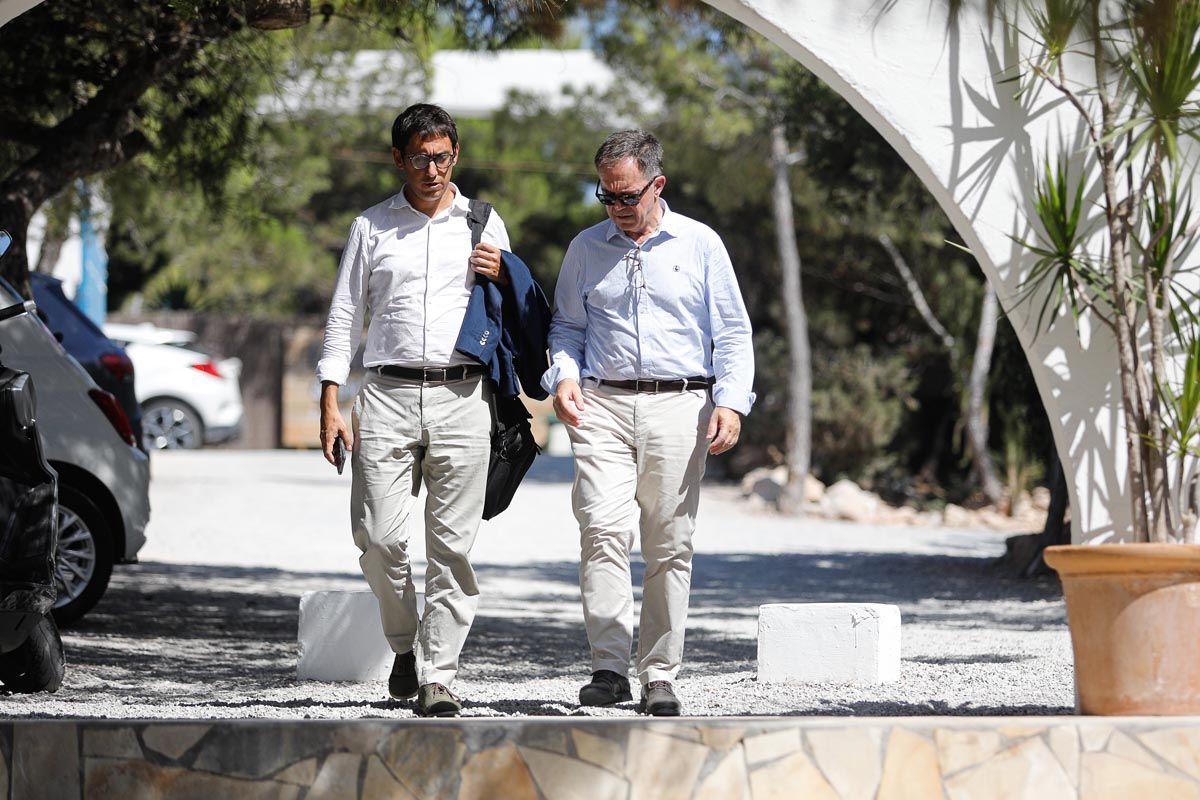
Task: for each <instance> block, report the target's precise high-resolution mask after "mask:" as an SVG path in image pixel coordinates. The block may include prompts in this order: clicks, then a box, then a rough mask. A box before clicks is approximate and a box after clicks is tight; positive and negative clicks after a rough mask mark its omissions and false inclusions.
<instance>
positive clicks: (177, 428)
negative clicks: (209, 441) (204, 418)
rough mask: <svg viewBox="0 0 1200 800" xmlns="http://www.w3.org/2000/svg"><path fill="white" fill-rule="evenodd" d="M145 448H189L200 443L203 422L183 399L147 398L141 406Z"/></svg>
mask: <svg viewBox="0 0 1200 800" xmlns="http://www.w3.org/2000/svg"><path fill="white" fill-rule="evenodd" d="M142 441H143V442H145V445H146V450H147V451H149V450H191V449H194V448H197V447H200V446H201V445H203V444H204V423H203V422H201V421H200V415H199V414H197V413H196V411H195V409H193V408H192V407H191V406H189V405H188V404H187V403H184V402H181V401H179V400H151V401H150V402H148V403H146V405H144V406H142Z"/></svg>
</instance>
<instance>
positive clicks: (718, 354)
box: [705, 235, 755, 414]
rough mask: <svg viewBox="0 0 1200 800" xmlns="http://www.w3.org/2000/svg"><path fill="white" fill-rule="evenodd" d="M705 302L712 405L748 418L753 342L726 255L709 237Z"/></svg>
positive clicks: (731, 265) (751, 399) (721, 247)
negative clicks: (710, 348)
mask: <svg viewBox="0 0 1200 800" xmlns="http://www.w3.org/2000/svg"><path fill="white" fill-rule="evenodd" d="M705 302H706V304H707V306H708V319H709V330H710V331H711V332H712V340H713V372H714V373H715V377H716V384H715V386H714V387H713V404H714V405H718V406H724V407H726V408H732V409H733V410H734V411H737V412H738V413H740V414H749V413H750V408H751V406H753V405H754V400H755V395H754V391H753V386H754V340H753V336H752V334H751V331H750V317H749V315H748V314H747V313H746V304H745V303H744V302H743V301H742V292H741V290H740V289H739V288H738V282H737V276H736V275H735V274H734V272H733V263H732V262H731V261H730V260H729V252H728V251H727V250H726V249H725V245H724V243H723V242H721V240H720V238H718V237H716V236H715V235H714V236H713V239H712V240H711V241H710V242H709V246H708V248H707V260H706V279H705Z"/></svg>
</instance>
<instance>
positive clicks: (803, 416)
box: [771, 123, 812, 513]
mask: <svg viewBox="0 0 1200 800" xmlns="http://www.w3.org/2000/svg"><path fill="white" fill-rule="evenodd" d="M789 160H790V156H789V148H788V141H787V135H786V133H785V132H784V128H783V123H776V124H775V125H773V126H772V127H771V169H772V171H773V173H774V176H775V180H774V185H773V187H772V191H771V205H772V207H773V209H774V212H775V239H776V244H777V246H778V248H779V265H780V269H781V271H782V272H783V308H784V312H785V313H786V315H787V337H788V367H789V369H788V416H787V444H788V448H787V468H788V480H787V485H785V486H784V488H783V492H782V493H781V494H780V496H779V508H780V510H781V511H784V512H787V513H795V512H797V511H799V509H800V506H801V505H802V504H803V503H804V484H805V480H806V479H807V477H808V472H809V468H810V466H811V462H812V355H811V352H810V350H809V345H808V319H807V317H806V316H805V313H804V295H803V292H802V290H801V283H800V250H799V248H798V247H797V245H796V223H795V220H794V219H793V217H792V187H791V181H790V180H789V178H788V168H789Z"/></svg>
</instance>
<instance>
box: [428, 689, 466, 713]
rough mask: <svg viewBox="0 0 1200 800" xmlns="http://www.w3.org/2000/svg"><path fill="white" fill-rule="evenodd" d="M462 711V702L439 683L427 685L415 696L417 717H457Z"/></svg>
mask: <svg viewBox="0 0 1200 800" xmlns="http://www.w3.org/2000/svg"><path fill="white" fill-rule="evenodd" d="M460 711H462V701H461V700H459V699H458V698H457V697H455V696H454V695H453V694H451V693H450V690H449V689H447V688H446V687H445V686H442V685H441V684H440V683H427V684H425V685H424V686H422V687H421V689H420V692H419V693H418V695H417V716H419V717H457V716H458V714H459V712H460Z"/></svg>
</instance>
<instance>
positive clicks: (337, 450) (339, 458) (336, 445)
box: [333, 436, 346, 475]
mask: <svg viewBox="0 0 1200 800" xmlns="http://www.w3.org/2000/svg"><path fill="white" fill-rule="evenodd" d="M333 465H334V466H335V467H337V471H338V475H341V474H342V469H343V468H344V467H345V466H346V450H345V448H344V447H342V437H341V436H337V437H335V438H334V440H333Z"/></svg>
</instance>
